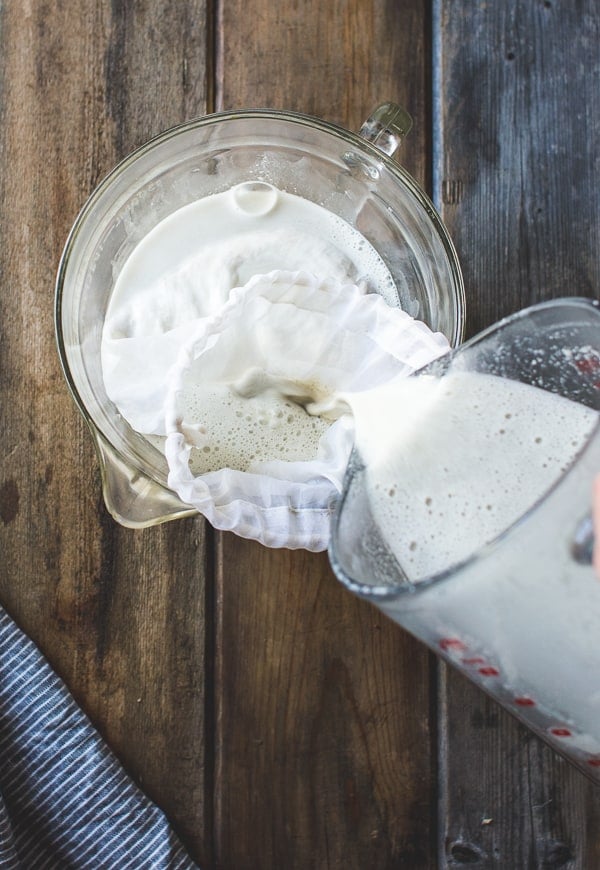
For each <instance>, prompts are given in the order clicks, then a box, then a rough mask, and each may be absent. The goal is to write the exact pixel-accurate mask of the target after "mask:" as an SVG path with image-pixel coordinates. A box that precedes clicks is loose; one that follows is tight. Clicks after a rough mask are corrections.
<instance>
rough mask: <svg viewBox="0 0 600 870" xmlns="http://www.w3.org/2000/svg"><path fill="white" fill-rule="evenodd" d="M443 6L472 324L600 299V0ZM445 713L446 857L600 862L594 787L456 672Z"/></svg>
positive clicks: (454, 227)
mask: <svg viewBox="0 0 600 870" xmlns="http://www.w3.org/2000/svg"><path fill="white" fill-rule="evenodd" d="M435 7H436V17H435V20H434V26H435V28H436V42H437V44H438V45H439V47H440V50H441V53H440V56H439V57H437V58H436V62H437V64H438V66H437V75H436V81H438V82H439V83H440V92H439V94H437V95H436V96H437V97H438V100H437V104H438V105H440V106H441V116H440V117H439V118H438V119H436V120H437V125H438V126H437V129H438V133H439V142H438V145H439V148H438V149H437V154H438V164H437V166H436V167H435V171H436V181H437V184H436V189H437V195H438V198H439V200H440V201H441V205H442V209H443V217H444V220H445V222H446V224H447V225H448V226H449V229H450V232H451V234H452V236H453V238H454V240H455V242H456V245H457V248H458V250H459V255H460V258H461V261H462V265H463V270H464V274H465V283H466V289H467V300H468V327H469V332H470V333H473V332H476V331H478V330H480V329H481V328H483V327H484V326H487V325H489V324H490V323H492V322H493V321H495V320H496V319H498V318H499V317H501V316H503V315H505V314H508V313H510V312H512V311H515V310H517V309H519V308H521V307H524V306H526V305H528V304H531V303H533V302H535V301H539V300H542V299H549V298H554V297H558V296H561V295H584V296H596V297H598V295H599V288H600V260H599V258H598V250H599V242H600V217H599V215H600V208H599V206H600V196H599V192H598V184H597V167H598V160H599V157H600V150H599V146H598V141H599V132H600V129H599V122H598V117H599V114H598V109H599V99H600V97H599V93H600V51H599V48H598V45H599V41H598V40H599V31H600V9H599V7H598V5H597V3H595V2H593V0H581V2H577V3H570V4H569V3H562V2H558V0H544V2H542V0H540V2H527V3H526V2H519V3H478V4H469V7H468V9H467V6H466V4H464V3H462V2H459V0H441V2H439V3H436V4H435ZM573 628H574V630H577V629H576V626H574V627H573ZM440 708H441V711H442V713H443V714H444V715H443V716H442V718H441V723H440V732H441V738H442V739H441V748H442V756H441V770H440V774H441V779H442V781H444V782H445V783H446V788H445V795H444V801H443V805H442V813H441V825H440V862H439V866H440V867H445V866H448V867H460V866H463V865H466V864H469V866H472V867H474V868H475V867H479V868H498V870H500V868H502V870H504V868H511V870H512V868H546V867H565V868H567V867H568V868H571V870H575V868H578V870H579V868H586V870H589V868H592V867H596V866H600V834H599V833H598V832H599V831H600V796H599V793H598V790H597V789H596V788H595V787H593V786H592V785H591V784H589V783H588V781H587V780H586V779H584V778H583V777H582V776H581V775H580V774H579V773H577V772H576V771H575V770H574V769H573V768H571V766H570V765H568V764H567V763H566V762H564V761H562V760H561V759H560V758H559V757H558V756H556V755H555V754H554V753H553V752H552V751H551V750H550V749H548V748H547V747H546V746H544V745H543V744H542V743H541V742H540V741H538V740H537V739H536V738H534V737H533V736H532V735H531V734H530V733H529V732H528V731H527V730H525V729H524V728H522V727H521V726H520V725H518V724H516V722H514V721H513V720H512V718H511V717H510V716H508V715H507V714H506V713H504V712H503V711H502V710H501V709H500V708H499V707H498V706H497V705H496V704H495V703H494V702H492V701H490V700H488V699H487V698H485V697H484V696H483V695H482V694H481V693H480V692H479V691H478V690H476V689H474V688H473V687H472V686H471V685H470V684H468V683H467V682H466V681H465V680H464V679H463V678H462V677H460V676H458V675H457V674H455V673H454V672H452V671H448V672H447V673H446V672H445V673H444V679H443V681H442V684H441V705H440Z"/></svg>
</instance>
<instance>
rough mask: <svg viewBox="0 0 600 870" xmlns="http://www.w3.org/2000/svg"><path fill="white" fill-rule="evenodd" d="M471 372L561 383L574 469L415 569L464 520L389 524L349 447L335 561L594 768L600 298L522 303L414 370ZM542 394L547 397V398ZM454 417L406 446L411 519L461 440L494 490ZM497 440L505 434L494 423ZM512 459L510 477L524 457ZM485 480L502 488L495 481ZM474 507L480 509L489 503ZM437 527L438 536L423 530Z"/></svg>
mask: <svg viewBox="0 0 600 870" xmlns="http://www.w3.org/2000/svg"><path fill="white" fill-rule="evenodd" d="M465 372H467V373H473V372H474V373H476V374H477V376H480V375H481V374H484V375H492V376H494V378H495V381H497V380H500V379H501V380H502V382H503V383H502V386H503V388H504V387H506V386H507V382H510V381H516V382H518V383H517V384H509V387H510V389H511V390H517V389H519V390H521V389H523V388H522V386H521V385H522V384H525V385H531V386H533V387H537V388H539V390H542V391H544V392H545V393H547V392H550V393H556V394H558V396H559V397H564V398H565V399H568V400H570V402H569V403H567V404H566V405H565V403H564V402H563V404H561V406H560V407H561V411H560V413H561V414H564V413H566V414H567V418H566V419H567V421H568V419H569V416H568V415H569V414H574V413H577V414H578V415H579V414H582V413H583V414H586V415H587V418H588V424H586V425H587V429H586V434H585V435H584V436H583V437H582V439H581V442H580V443H578V445H577V447H576V448H575V447H573V450H574V456H573V458H572V461H571V462H570V464H569V465H568V467H567V468H560V467H558V466H557V467H556V469H555V471H554V472H553V473H552V474H551V475H550V477H549V478H548V479H549V481H550V482H549V483H548V485H547V486H546V487H545V490H544V491H543V492H541V493H537V494H536V495H535V496H534V495H531V496H530V495H529V494H528V492H527V491H525V492H524V493H520V494H519V497H521V498H522V499H524V504H525V505H526V507H525V509H523V510H518V515H517V516H514V517H513V518H512V519H511V521H510V522H508V523H507V524H506V525H505V526H503V527H501V528H500V529H498V531H497V533H496V535H495V537H494V539H493V540H487V542H483V541H480V542H477V543H476V545H475V547H471V548H470V549H469V547H467V548H466V549H465V550H463V551H462V554H461V556H460V558H459V560H458V561H457V562H453V561H452V559H451V558H450V559H445V558H442V559H441V561H438V563H437V567H436V570H435V571H433V572H431V573H429V574H423V573H420V574H419V573H418V572H417V573H416V574H414V575H412V576H411V571H412V570H413V569H412V568H411V566H410V553H411V548H413V547H421V546H424V547H426V548H427V547H429V548H430V550H431V551H432V552H442V551H443V549H444V547H445V545H446V544H447V543H448V540H447V539H448V538H450V537H452V538H455V537H456V538H459V537H460V533H461V524H464V523H465V522H466V521H465V520H464V519H463V516H462V515H461V511H460V510H455V511H454V513H450V516H449V521H448V523H447V524H446V526H444V525H443V524H439V523H438V524H436V525H434V526H432V527H431V528H427V527H426V524H425V523H424V524H423V525H422V526H421V529H422V537H419V535H418V534H416V533H415V531H414V529H411V531H410V532H409V531H408V530H407V528H405V527H402V526H400V527H398V526H396V527H394V528H391V527H390V526H389V525H388V526H387V528H386V529H385V531H384V526H383V525H382V522H381V520H380V518H378V515H377V499H376V498H375V497H374V494H373V488H372V481H371V480H370V478H369V469H368V467H366V466H365V463H364V462H363V461H362V459H361V456H360V455H359V454H358V453H357V452H356V451H355V453H354V455H353V457H352V460H351V463H350V467H349V469H348V472H347V477H346V480H345V485H344V491H343V494H342V497H341V499H340V501H339V503H338V505H337V508H336V516H335V519H334V526H333V532H332V541H331V545H330V551H329V553H330V560H331V563H332V567H333V569H334V572H335V573H336V575H337V577H338V578H339V579H340V580H341V582H342V583H343V584H344V585H345V586H346V587H347V588H348V589H350V590H351V591H352V592H354V593H356V594H358V595H359V596H361V597H363V598H365V599H367V600H369V601H371V602H372V603H374V604H375V605H377V607H379V608H380V609H381V610H382V611H383V612H384V613H386V614H387V615H388V616H390V617H391V618H392V619H393V620H395V621H396V622H398V623H399V624H400V625H402V626H403V627H404V628H406V629H407V630H408V631H409V632H411V633H412V634H413V635H415V636H416V637H418V638H420V639H421V640H423V641H424V642H425V643H426V644H427V645H428V646H429V647H430V648H431V649H432V650H434V651H435V652H436V653H438V654H439V655H440V656H441V657H442V658H444V659H445V660H447V661H448V662H450V663H451V664H452V665H454V666H455V667H457V668H458V669H459V670H460V671H461V672H462V673H463V674H465V675H466V676H467V677H468V678H470V679H471V680H472V681H473V682H475V683H476V684H477V685H479V686H480V687H481V688H482V689H484V690H485V691H486V692H488V693H489V694H490V695H491V696H492V697H494V698H495V699H496V700H497V701H499V702H500V703H501V704H503V705H504V706H505V707H506V708H507V709H508V710H509V711H510V712H511V713H513V714H514V715H516V716H517V717H518V718H519V719H520V720H521V721H523V722H524V723H525V724H526V725H528V726H529V727H530V728H531V729H532V730H533V731H534V732H536V733H537V734H538V735H539V736H541V737H542V738H544V739H545V740H546V741H548V742H549V743H550V744H551V745H553V747H554V748H555V749H556V750H558V751H559V752H561V753H562V754H564V755H565V756H566V757H568V758H569V759H570V760H571V761H572V762H574V763H575V764H576V765H578V766H579V767H580V768H581V769H582V770H583V771H585V772H586V773H588V774H590V775H592V776H593V777H594V778H596V779H598V778H600V580H598V578H597V577H596V576H595V574H594V571H593V569H592V567H591V564H590V559H591V552H592V524H591V519H590V509H591V498H592V480H593V478H594V477H595V475H596V474H597V473H598V471H600V424H599V422H598V418H597V416H595V415H594V414H590V413H589V412H585V411H582V406H585V407H587V408H588V409H592V410H593V411H596V412H597V411H599V410H600V305H599V303H598V302H595V301H591V300H584V299H572V300H557V301H554V302H549V303H543V304H541V305H538V306H534V307H533V308H530V309H526V310H525V311H522V312H520V313H518V314H517V315H514V316H512V317H509V318H507V319H506V320H504V321H501V322H500V323H498V324H496V325H495V326H493V327H491V328H490V329H489V330H487V331H486V332H484V333H482V334H480V335H479V336H477V337H475V338H474V339H472V340H471V341H469V342H467V343H466V344H464V345H463V346H462V347H460V348H459V349H458V350H456V351H453V352H450V353H449V354H448V355H446V356H445V357H443V358H441V359H440V360H437V361H436V362H434V363H432V364H430V365H429V366H427V367H426V368H425V369H422V370H420V371H419V372H417V373H415V374H414V375H412V376H411V378H409V379H408V380H411V379H419V378H421V379H422V378H424V377H425V378H427V380H426V381H425V382H423V381H422V382H421V388H422V387H423V384H425V385H428V384H433V385H434V386H435V387H436V388H437V386H438V385H443V384H444V382H445V383H446V384H450V383H451V382H450V381H449V380H448V379H449V378H450V377H451V376H452V377H454V376H456V374H457V373H459V374H460V373H463V374H464V373H465ZM432 379H433V380H432ZM455 383H456V381H455ZM464 383H466V382H465V381H463V384H464ZM531 386H529V390H530V391H531V395H529V393H528V394H527V395H528V396H529V399H530V400H531V401H532V403H533V402H534V401H536V395H537V394H538V390H531ZM538 398H540V397H539V396H538ZM544 399H545V401H548V396H547V395H545V396H544ZM463 400H464V397H462V398H461V401H463ZM551 401H552V402H555V401H557V397H553V398H552V399H551ZM558 401H559V402H560V399H558ZM571 403H573V404H571ZM473 408H475V405H473ZM531 408H532V413H533V405H532V406H531ZM565 408H566V411H565ZM473 413H475V412H473ZM450 416H451V415H449V417H448V420H447V421H444V420H442V421H441V423H440V426H441V429H439V430H438V431H436V432H432V430H431V429H427V427H425V426H423V427H422V428H421V429H419V432H418V437H419V440H420V443H421V445H422V452H420V449H417V450H416V451H415V452H414V454H413V455H411V456H410V457H409V459H410V462H411V463H413V465H414V466H415V468H414V474H413V475H412V476H411V480H419V479H420V473H421V474H422V476H423V479H427V481H428V484H429V485H430V487H431V488H430V489H423V490H420V489H419V487H418V485H415V486H414V487H413V488H412V490H411V491H410V492H407V493H405V494H403V495H402V509H403V510H404V511H405V514H404V515H405V516H409V515H412V514H414V513H416V511H418V510H421V501H422V500H424V499H430V500H433V501H435V499H436V498H437V497H438V496H441V494H442V488H441V485H439V486H438V487H437V489H436V479H437V480H438V481H439V479H440V478H441V477H442V471H446V470H447V468H446V467H445V466H447V465H448V464H449V463H450V462H452V461H454V460H456V458H457V457H460V456H461V450H462V452H463V453H465V451H469V452H468V454H467V455H466V456H465V455H463V457H462V460H463V461H464V460H465V459H466V462H467V463H468V465H470V466H472V467H473V468H477V472H476V473H477V474H480V475H483V487H482V490H483V492H485V491H486V487H487V483H488V482H489V484H490V485H489V489H490V490H491V489H492V482H493V475H494V473H495V470H496V468H495V466H494V462H493V461H492V459H491V458H490V459H489V462H488V463H487V464H486V457H488V456H490V457H491V456H492V455H493V454H492V453H491V452H490V448H489V445H488V446H487V447H486V446H485V444H483V442H482V443H481V444H480V445H479V447H480V448H481V449H480V454H481V455H479V453H478V452H477V450H475V451H474V450H473V442H474V441H476V440H477V439H476V438H475V436H473V434H472V433H473V428H472V420H471V421H470V420H469V419H466V418H463V419H462V420H460V421H456V420H451V419H450ZM504 416H510V415H509V414H507V415H504V413H503V414H502V417H504ZM430 419H431V418H430ZM473 419H474V418H473ZM557 419H558V418H557ZM436 421H437V422H439V418H436ZM590 421H591V422H590ZM446 422H447V423H448V425H447V426H446ZM508 422H510V421H508ZM470 425H471V434H470V433H469V427H470ZM507 425H508V423H507ZM562 425H563V424H561V426H562ZM564 425H565V426H566V425H567V423H565V424H564ZM555 428H556V429H557V430H560V428H561V427H560V426H557V427H555ZM559 434H560V432H559ZM544 436H545V433H544V431H541V434H537V430H532V432H531V437H532V438H538V439H540V443H543V438H544ZM494 437H496V438H498V439H499V438H501V437H503V436H502V435H501V434H500V430H498V432H496V434H495V436H494ZM431 439H434V441H435V445H436V453H435V455H434V456H433V459H432V452H431V451H428V444H429V443H430V442H431V443H433V442H432V441H431ZM444 439H447V449H446V448H445V447H444V446H443V442H444ZM440 444H442V447H441V448H440ZM469 445H470V446H469ZM413 446H414V443H413ZM480 459H481V460H483V461H482V462H481V463H480V465H479V466H478V465H477V463H478V462H479V460H480ZM511 459H512V461H513V462H514V469H515V475H516V474H517V473H518V470H519V455H514V456H512V457H511ZM423 461H433V462H434V466H435V467H434V469H433V471H432V472H431V473H428V472H427V470H426V469H424V468H423V465H422V464H421V465H420V464H419V463H420V462H421V463H422V462H423ZM464 467H465V466H464V465H463V468H464ZM436 468H437V472H436ZM486 475H487V476H486ZM371 477H372V475H371ZM515 480H516V478H515ZM493 485H494V486H495V487H496V491H497V490H498V486H497V481H496V482H495V483H494V484H493ZM424 486H427V483H425V484H424ZM507 489H508V495H507V496H506V497H507V498H514V497H515V487H513V488H512V489H511V486H510V485H508V486H507ZM443 494H444V497H446V496H447V494H448V493H446V492H444V493H443ZM538 496H539V497H538ZM490 500H491V499H490ZM472 507H473V510H475V505H473V506H472ZM480 507H481V508H482V509H483V510H484V511H485V508H486V507H488V508H492V507H493V505H485V504H482V505H480ZM463 527H464V525H463ZM432 529H433V531H434V536H433V538H431V537H429V535H430V533H431V531H432ZM403 535H404V536H410V538H411V539H414V540H410V541H409V540H408V539H406V540H404V542H403V544H402V546H399V542H401V541H402V540H403ZM475 539H476V536H475V538H474V539H473V540H475ZM450 543H451V545H452V546H451V549H452V547H453V546H454V544H453V542H450ZM405 545H407V546H405Z"/></svg>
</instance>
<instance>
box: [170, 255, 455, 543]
mask: <svg viewBox="0 0 600 870" xmlns="http://www.w3.org/2000/svg"><path fill="white" fill-rule="evenodd" d="M186 339H187V340H186V343H185V344H184V346H183V347H182V350H181V351H180V353H179V356H178V358H177V362H176V364H175V365H174V366H173V367H172V368H171V370H170V372H169V376H168V378H167V383H166V399H165V409H166V413H165V431H166V433H167V440H166V445H165V454H166V457H167V461H168V465H169V478H168V482H169V486H170V487H171V488H172V489H173V490H174V491H175V492H176V493H177V494H178V495H179V497H180V498H181V499H182V501H184V502H185V503H186V504H189V505H191V506H193V507H194V508H196V509H197V510H198V511H199V512H200V513H202V514H203V515H204V516H205V517H206V518H207V519H208V520H209V522H210V523H211V524H212V525H213V526H215V527H216V528H218V529H224V530H231V531H233V532H235V533H237V534H238V535H241V536H242V537H246V538H252V539H255V540H257V541H260V542H261V543H263V544H265V545H267V546H270V547H288V548H291V549H294V548H305V549H307V550H313V551H319V550H324V549H326V547H327V544H328V540H329V522H330V503H331V500H332V496H333V495H334V494H335V493H336V492H339V491H341V488H342V481H343V476H344V472H345V469H346V465H347V462H348V458H349V455H350V451H351V448H352V442H353V425H352V418H351V416H350V414H349V411H348V406H347V404H346V403H345V402H344V401H343V399H341V397H340V394H343V393H352V392H359V391H363V390H367V389H370V388H372V387H376V386H378V385H380V384H382V383H384V382H387V381H388V380H390V379H391V378H394V377H397V376H398V375H403V374H405V375H407V374H409V373H410V372H412V371H414V370H415V369H417V368H420V367H421V366H423V365H425V364H426V363H428V362H430V361H431V360H432V359H435V358H436V357H438V356H440V355H441V354H443V353H445V352H446V351H447V350H448V348H449V346H448V342H447V340H446V338H445V337H444V336H443V335H441V334H440V333H433V332H431V330H429V329H428V327H427V326H425V324H423V323H421V322H419V321H416V320H414V319H413V318H411V317H410V316H409V315H408V314H406V313H405V312H403V311H401V310H400V309H398V308H391V307H390V306H388V305H387V304H386V303H385V302H384V300H383V299H382V298H381V297H380V296H378V295H376V294H365V293H364V291H363V290H361V289H359V288H358V287H356V286H354V285H351V284H339V283H335V282H332V281H321V280H319V279H317V278H316V277H315V276H313V275H312V274H310V273H308V272H293V273H292V272H281V271H275V272H271V273H269V274H268V275H259V276H255V277H254V278H253V279H252V280H250V281H249V282H248V283H247V284H246V285H245V286H244V287H240V288H236V289H234V290H232V291H231V294H230V296H229V299H228V301H227V302H226V304H225V305H224V306H223V307H222V309H221V310H220V311H219V312H218V313H217V314H215V315H213V316H211V317H208V318H203V319H202V320H199V321H197V323H196V325H195V326H194V327H193V328H191V329H189V330H188V334H187V336H186ZM223 402H225V405H226V406H227V409H228V410H227V414H228V415H229V417H227V415H225V417H224V418H220V415H219V413H215V409H217V410H218V408H219V407H223V405H222V403H223ZM219 403H221V405H219ZM298 403H299V404H298ZM300 406H301V407H300ZM247 409H248V411H249V413H248V414H246V410H247ZM303 409H304V410H303ZM288 411H289V412H290V413H289V414H288V413H287V412H288ZM319 411H322V412H324V413H325V415H326V418H327V419H326V420H323V419H321V418H319V417H314V416H312V415H314V414H315V413H317V412H319ZM247 418H249V419H247ZM227 420H229V423H231V422H232V421H233V422H232V425H231V426H229V425H228V424H227ZM290 421H291V422H290ZM286 426H287V430H288V432H290V433H291V432H292V430H294V432H295V431H296V429H297V428H298V427H300V430H301V434H302V433H304V432H306V433H308V434H309V435H310V438H309V439H308V442H306V443H309V442H310V443H312V444H313V451H312V453H311V452H310V451H309V455H304V456H300V457H299V456H298V455H293V454H294V451H293V450H292V451H291V453H292V456H291V458H287V454H286V450H287V449H288V448H287V447H286V448H285V449H284V446H283V445H284V443H285V441H284V439H286V438H287V435H286ZM261 427H262V430H261ZM302 427H304V428H303V429H302ZM293 440H294V439H293V438H292V441H293ZM302 441H303V438H300V439H299V441H298V439H297V443H296V445H295V446H296V447H297V446H298V444H299V443H301V442H302ZM306 443H305V444H304V451H305V452H306ZM236 445H237V449H238V453H239V456H240V458H241V459H242V460H243V461H241V462H239V464H238V465H237V467H228V465H229V464H231V465H233V464H234V463H224V467H218V468H217V470H212V469H210V463H211V462H212V463H213V467H214V463H215V462H218V456H219V455H221V456H231V450H232V449H233V450H235V449H236ZM269 449H270V450H271V452H270V454H269ZM300 452H301V453H302V451H300ZM206 454H208V455H210V457H211V459H210V461H209V463H208V466H207V464H206V462H205V458H206ZM296 454H297V451H296Z"/></svg>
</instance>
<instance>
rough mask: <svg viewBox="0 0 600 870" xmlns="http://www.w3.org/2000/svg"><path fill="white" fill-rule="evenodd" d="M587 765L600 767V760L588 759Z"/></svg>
mask: <svg viewBox="0 0 600 870" xmlns="http://www.w3.org/2000/svg"><path fill="white" fill-rule="evenodd" d="M587 763H588V764H589V766H590V767H600V758H588V760H587Z"/></svg>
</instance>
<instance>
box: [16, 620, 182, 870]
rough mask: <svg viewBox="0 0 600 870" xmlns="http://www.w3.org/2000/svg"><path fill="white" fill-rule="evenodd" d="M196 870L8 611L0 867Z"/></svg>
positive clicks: (157, 810)
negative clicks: (193, 869)
mask: <svg viewBox="0 0 600 870" xmlns="http://www.w3.org/2000/svg"><path fill="white" fill-rule="evenodd" d="M194 867H196V865H195V864H194V863H193V862H192V861H191V860H190V859H189V857H188V856H187V855H186V853H185V851H184V849H183V847H182V845H181V844H180V842H179V841H178V839H177V837H176V836H175V834H174V833H173V831H172V830H171V829H170V827H169V824H168V822H167V820H166V819H165V816H164V815H163V813H162V812H161V811H160V810H159V809H158V807H156V806H154V805H153V804H152V803H151V802H150V801H149V800H148V798H147V797H146V796H145V795H144V794H143V793H142V792H141V791H140V790H139V789H138V788H137V786H136V785H135V784H134V783H133V782H132V781H131V779H130V778H129V777H128V776H127V774H126V773H125V771H124V770H123V768H122V767H121V765H120V764H119V762H118V761H117V759H116V758H115V756H114V755H113V754H112V753H111V751H110V750H109V749H108V747H107V746H106V744H105V743H103V741H102V740H101V738H100V736H99V735H98V733H97V732H96V731H95V730H94V728H93V727H92V725H91V723H90V721H89V720H88V719H87V717H86V716H85V715H84V713H83V712H82V711H81V710H80V709H79V707H78V706H77V705H76V704H75V701H74V700H73V698H72V697H71V695H70V694H69V692H68V691H67V689H66V687H65V685H64V684H63V683H62V682H61V680H60V679H59V678H58V677H57V676H56V674H55V673H54V672H53V671H52V669H51V668H50V667H49V665H48V663H47V662H46V660H45V659H44V657H43V656H42V654H41V653H40V651H39V650H38V649H37V647H36V646H35V645H34V644H33V643H32V642H31V640H29V638H27V637H26V636H25V635H24V634H23V633H22V632H21V631H20V630H19V629H18V628H17V626H16V625H15V624H14V622H13V621H12V620H11V619H10V618H9V616H8V615H7V614H6V613H5V611H4V610H2V609H1V608H0V868H2V870H4V868H10V870H12V868H19V870H88V868H89V870H126V868H131V870H146V868H149V870H150V868H151V870H167V868H168V870H188V868H194Z"/></svg>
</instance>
